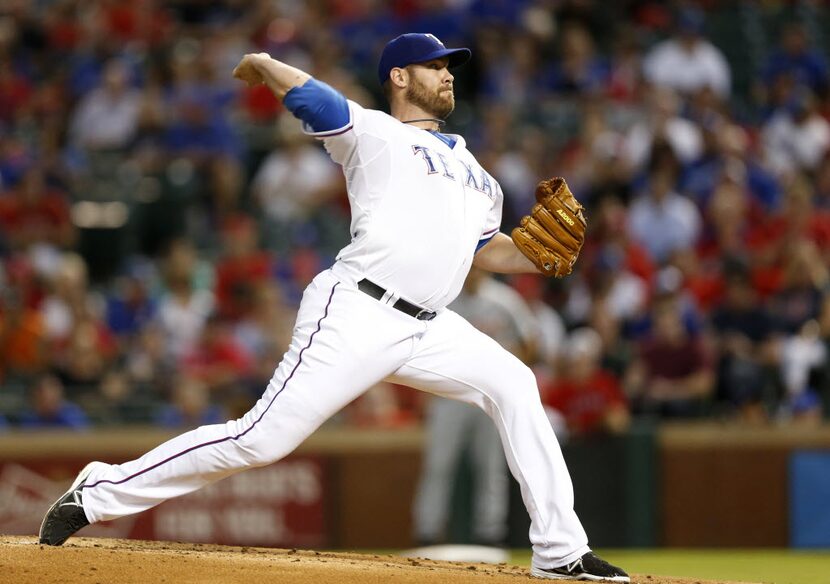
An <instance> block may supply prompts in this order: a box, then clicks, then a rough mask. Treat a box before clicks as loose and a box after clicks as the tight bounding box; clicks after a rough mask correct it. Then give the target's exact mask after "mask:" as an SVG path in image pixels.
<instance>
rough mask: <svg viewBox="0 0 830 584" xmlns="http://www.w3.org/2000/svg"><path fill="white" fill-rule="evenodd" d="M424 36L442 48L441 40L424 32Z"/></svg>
mask: <svg viewBox="0 0 830 584" xmlns="http://www.w3.org/2000/svg"><path fill="white" fill-rule="evenodd" d="M424 36H425V37H427V38H430V39H432V40H434V41H435V42H436V43H438V44H439V45H441V46H442V47H443V46H444V43H442V42H441V39H439V38H438V37H437V36H435V35H434V34H430V33H428V32H426V33H424Z"/></svg>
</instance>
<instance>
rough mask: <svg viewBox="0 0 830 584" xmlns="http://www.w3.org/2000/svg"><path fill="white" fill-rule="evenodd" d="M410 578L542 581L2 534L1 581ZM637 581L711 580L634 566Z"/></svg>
mask: <svg viewBox="0 0 830 584" xmlns="http://www.w3.org/2000/svg"><path fill="white" fill-rule="evenodd" d="M7 582H8V583H9V584H11V583H14V584H75V583H78V584H126V583H138V582H152V583H154V584H157V583H169V584H189V583H193V584H197V583H198V584H203V583H205V582H221V583H234V584H235V583H241V584H267V583H272V582H280V583H283V582H285V583H288V582H290V583H292V584H306V583H308V584H311V583H314V584H328V583H331V584H350V583H353V582H354V583H361V584H363V583H366V584H373V583H377V584H389V583H390V582H394V583H395V584H399V583H400V584H409V583H416V582H428V583H431V584H437V583H442V584H443V583H450V584H455V583H470V584H481V583H483V582H486V583H493V584H499V583H505V584H507V583H510V584H518V583H520V582H534V583H538V582H542V580H537V579H535V578H531V577H529V576H528V572H527V570H526V569H525V568H520V567H517V566H509V565H504V564H502V565H492V564H469V563H453V562H436V561H431V560H422V559H415V558H401V557H397V556H385V555H367V554H354V553H332V552H315V551H307V550H281V549H268V548H252V547H241V548H240V547H227V546H215V545H206V544H183V543H169V542H149V541H134V540H114V539H94V538H83V537H78V538H72V539H71V540H69V542H67V543H66V544H65V545H64V546H62V547H58V548H53V547H49V546H41V545H39V544H38V543H37V541H36V539H35V538H34V537H12V536H0V583H3V584H5V583H7ZM632 582H637V583H640V584H714V583H712V582H705V581H702V580H683V579H680V578H665V577H662V576H661V577H658V576H648V575H642V574H637V575H635V576H634V577H633V578H632Z"/></svg>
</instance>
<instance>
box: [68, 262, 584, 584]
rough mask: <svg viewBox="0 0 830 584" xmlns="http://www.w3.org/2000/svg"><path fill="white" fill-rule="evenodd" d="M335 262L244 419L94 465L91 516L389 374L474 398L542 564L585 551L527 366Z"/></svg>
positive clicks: (240, 459)
mask: <svg viewBox="0 0 830 584" xmlns="http://www.w3.org/2000/svg"><path fill="white" fill-rule="evenodd" d="M338 268H339V266H338V265H335V267H334V268H333V269H332V270H326V271H324V272H322V273H321V274H319V275H318V276H317V277H316V278H315V279H314V281H313V282H312V283H311V284H310V285H309V286H308V288H307V289H306V291H305V293H304V294H303V299H302V303H301V305H300V309H299V312H298V314H297V322H296V325H295V329H294V336H293V338H292V340H291V345H290V347H289V349H288V351H287V353H286V354H285V356H284V358H283V360H282V362H281V363H280V364H279V366H278V367H277V369H276V371H275V373H274V377H273V378H272V379H271V381H270V383H269V384H268V387H267V389H266V390H265V393H264V394H263V395H262V397H261V398H260V399H259V401H258V402H257V403H256V405H255V406H254V407H253V408H252V409H251V410H250V411H249V412H248V413H246V414H245V415H244V416H242V418H240V419H238V420H232V421H230V422H227V423H225V424H217V425H210V426H202V427H200V428H197V429H195V430H192V431H190V432H187V433H185V434H182V435H180V436H178V437H176V438H173V439H172V440H169V441H168V442H165V443H164V444H161V445H160V446H158V447H156V448H154V449H153V450H151V451H150V452H148V453H147V454H145V455H144V456H142V457H141V458H139V459H137V460H133V461H130V462H127V463H125V464H120V465H107V466H101V467H100V468H98V469H96V470H95V471H93V473H92V474H91V475H90V476H89V477H88V479H87V481H86V484H85V487H84V490H83V502H84V510H85V512H86V515H87V518H88V519H89V520H90V522H96V521H104V520H109V519H114V518H117V517H122V516H124V515H129V514H132V513H138V512H140V511H144V510H146V509H149V508H151V507H153V506H155V505H158V504H159V503H162V502H163V501H165V500H167V499H171V498H173V497H178V496H180V495H185V494H187V493H190V492H192V491H195V490H197V489H199V488H201V487H204V486H205V485H208V484H210V483H212V482H214V481H217V480H219V479H222V478H224V477H227V476H229V475H231V474H233V473H236V472H239V471H241V470H245V469H246V468H250V467H256V466H263V465H267V464H270V463H273V462H275V461H277V460H280V459H281V458H283V457H285V456H286V455H288V454H289V453H290V452H291V451H292V450H294V449H295V448H296V447H297V446H298V445H299V444H300V443H301V442H302V441H303V440H305V439H306V438H307V437H308V436H309V435H310V434H312V433H313V432H314V430H316V429H317V428H318V427H319V426H320V425H321V424H322V423H323V422H324V421H325V420H327V419H328V418H329V417H330V416H332V415H333V414H335V413H336V412H337V411H338V410H340V409H341V408H342V407H343V406H345V405H346V404H348V403H349V402H351V401H352V400H354V399H355V398H357V397H358V396H360V395H361V394H362V393H363V392H364V391H365V390H366V389H367V388H369V387H370V386H372V385H374V384H375V383H377V382H379V381H381V380H384V379H389V380H390V381H393V382H396V383H401V384H404V385H409V386H412V387H415V388H417V389H420V390H423V391H427V392H430V393H434V394H437V395H441V396H444V397H448V398H452V399H456V400H460V401H464V402H467V403H471V404H474V405H476V406H478V407H479V408H481V409H482V410H484V411H485V412H486V413H487V414H488V415H489V416H490V417H491V418H492V419H493V421H494V422H495V424H496V427H497V429H498V432H499V435H500V436H501V440H502V445H503V447H504V451H505V454H506V457H507V461H508V465H509V467H510V470H511V471H512V473H513V475H514V476H515V477H516V479H517V480H518V482H519V484H520V486H521V492H522V497H523V499H524V503H525V505H526V506H527V510H528V513H529V514H530V518H531V527H530V541H531V543H532V544H533V556H534V557H533V565H534V566H536V567H542V568H549V567H558V566H562V565H564V564H566V563H569V562H571V561H573V560H575V559H577V558H579V557H580V556H581V555H582V554H584V553H585V552H587V551H588V549H589V548H588V545H587V541H588V540H587V536H586V534H585V531H584V529H583V528H582V525H581V524H580V522H579V519H578V518H577V516H576V513H575V512H574V510H573V486H572V484H571V479H570V476H569V474H568V469H567V467H566V466H565V461H564V459H563V458H562V452H561V450H560V448H559V444H558V442H557V440H556V436H555V435H554V433H553V430H552V429H551V426H550V423H549V422H548V420H547V417H546V416H545V413H544V411H543V409H542V405H541V402H540V399H539V393H538V389H537V387H536V380H535V377H534V375H533V373H532V372H531V371H530V369H529V368H528V367H526V366H525V365H524V364H523V363H522V362H521V361H519V360H518V359H517V358H516V357H514V356H513V355H512V354H510V353H509V352H508V351H506V350H505V349H503V348H502V347H501V346H500V345H499V344H498V343H496V342H495V341H494V340H492V339H491V338H490V337H488V336H486V335H485V334H483V333H481V332H479V331H478V330H477V329H475V328H474V327H473V326H472V325H470V324H469V323H468V322H467V321H466V320H464V319H463V318H461V317H460V316H458V315H457V314H455V313H454V312H452V311H451V310H446V309H445V310H443V311H440V312H439V314H438V315H437V316H436V317H435V318H434V319H433V320H431V321H420V320H416V319H415V318H412V317H411V316H408V315H406V314H404V313H402V312H400V311H398V310H396V309H394V308H392V306H391V305H388V304H385V303H383V302H381V301H378V300H375V299H374V298H372V297H370V296H368V295H366V294H364V293H363V292H361V291H359V290H358V289H357V286H356V283H355V280H356V278H354V277H352V276H351V275H350V274H347V273H345V272H344V271H343V270H342V269H338ZM335 272H337V275H335ZM357 279H359V278H357Z"/></svg>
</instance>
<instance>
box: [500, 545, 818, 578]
mask: <svg viewBox="0 0 830 584" xmlns="http://www.w3.org/2000/svg"><path fill="white" fill-rule="evenodd" d="M598 553H599V554H600V555H601V556H602V557H603V558H605V559H606V560H608V561H609V562H611V563H612V564H616V565H618V566H620V567H622V568H624V569H626V570H627V571H628V572H631V573H637V574H655V575H660V576H676V577H681V578H703V579H707V580H728V581H731V582H764V583H768V584H830V550H827V551H808V552H801V551H792V550H763V549H753V550H598ZM512 559H513V562H514V563H516V564H519V565H524V566H529V565H530V552H529V551H524V550H521V551H516V552H515V553H514V555H513V556H512Z"/></svg>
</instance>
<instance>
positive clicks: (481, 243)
mask: <svg viewBox="0 0 830 584" xmlns="http://www.w3.org/2000/svg"><path fill="white" fill-rule="evenodd" d="M496 233H498V230H496ZM496 233H493V234H492V235H490V236H489V237H484V238H482V239H479V240H478V244H477V245H476V253H478V250H480V249H481V248H482V247H484V246H485V245H487V244H488V243H490V240H491V239H493V238H494V237H495V236H496Z"/></svg>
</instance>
